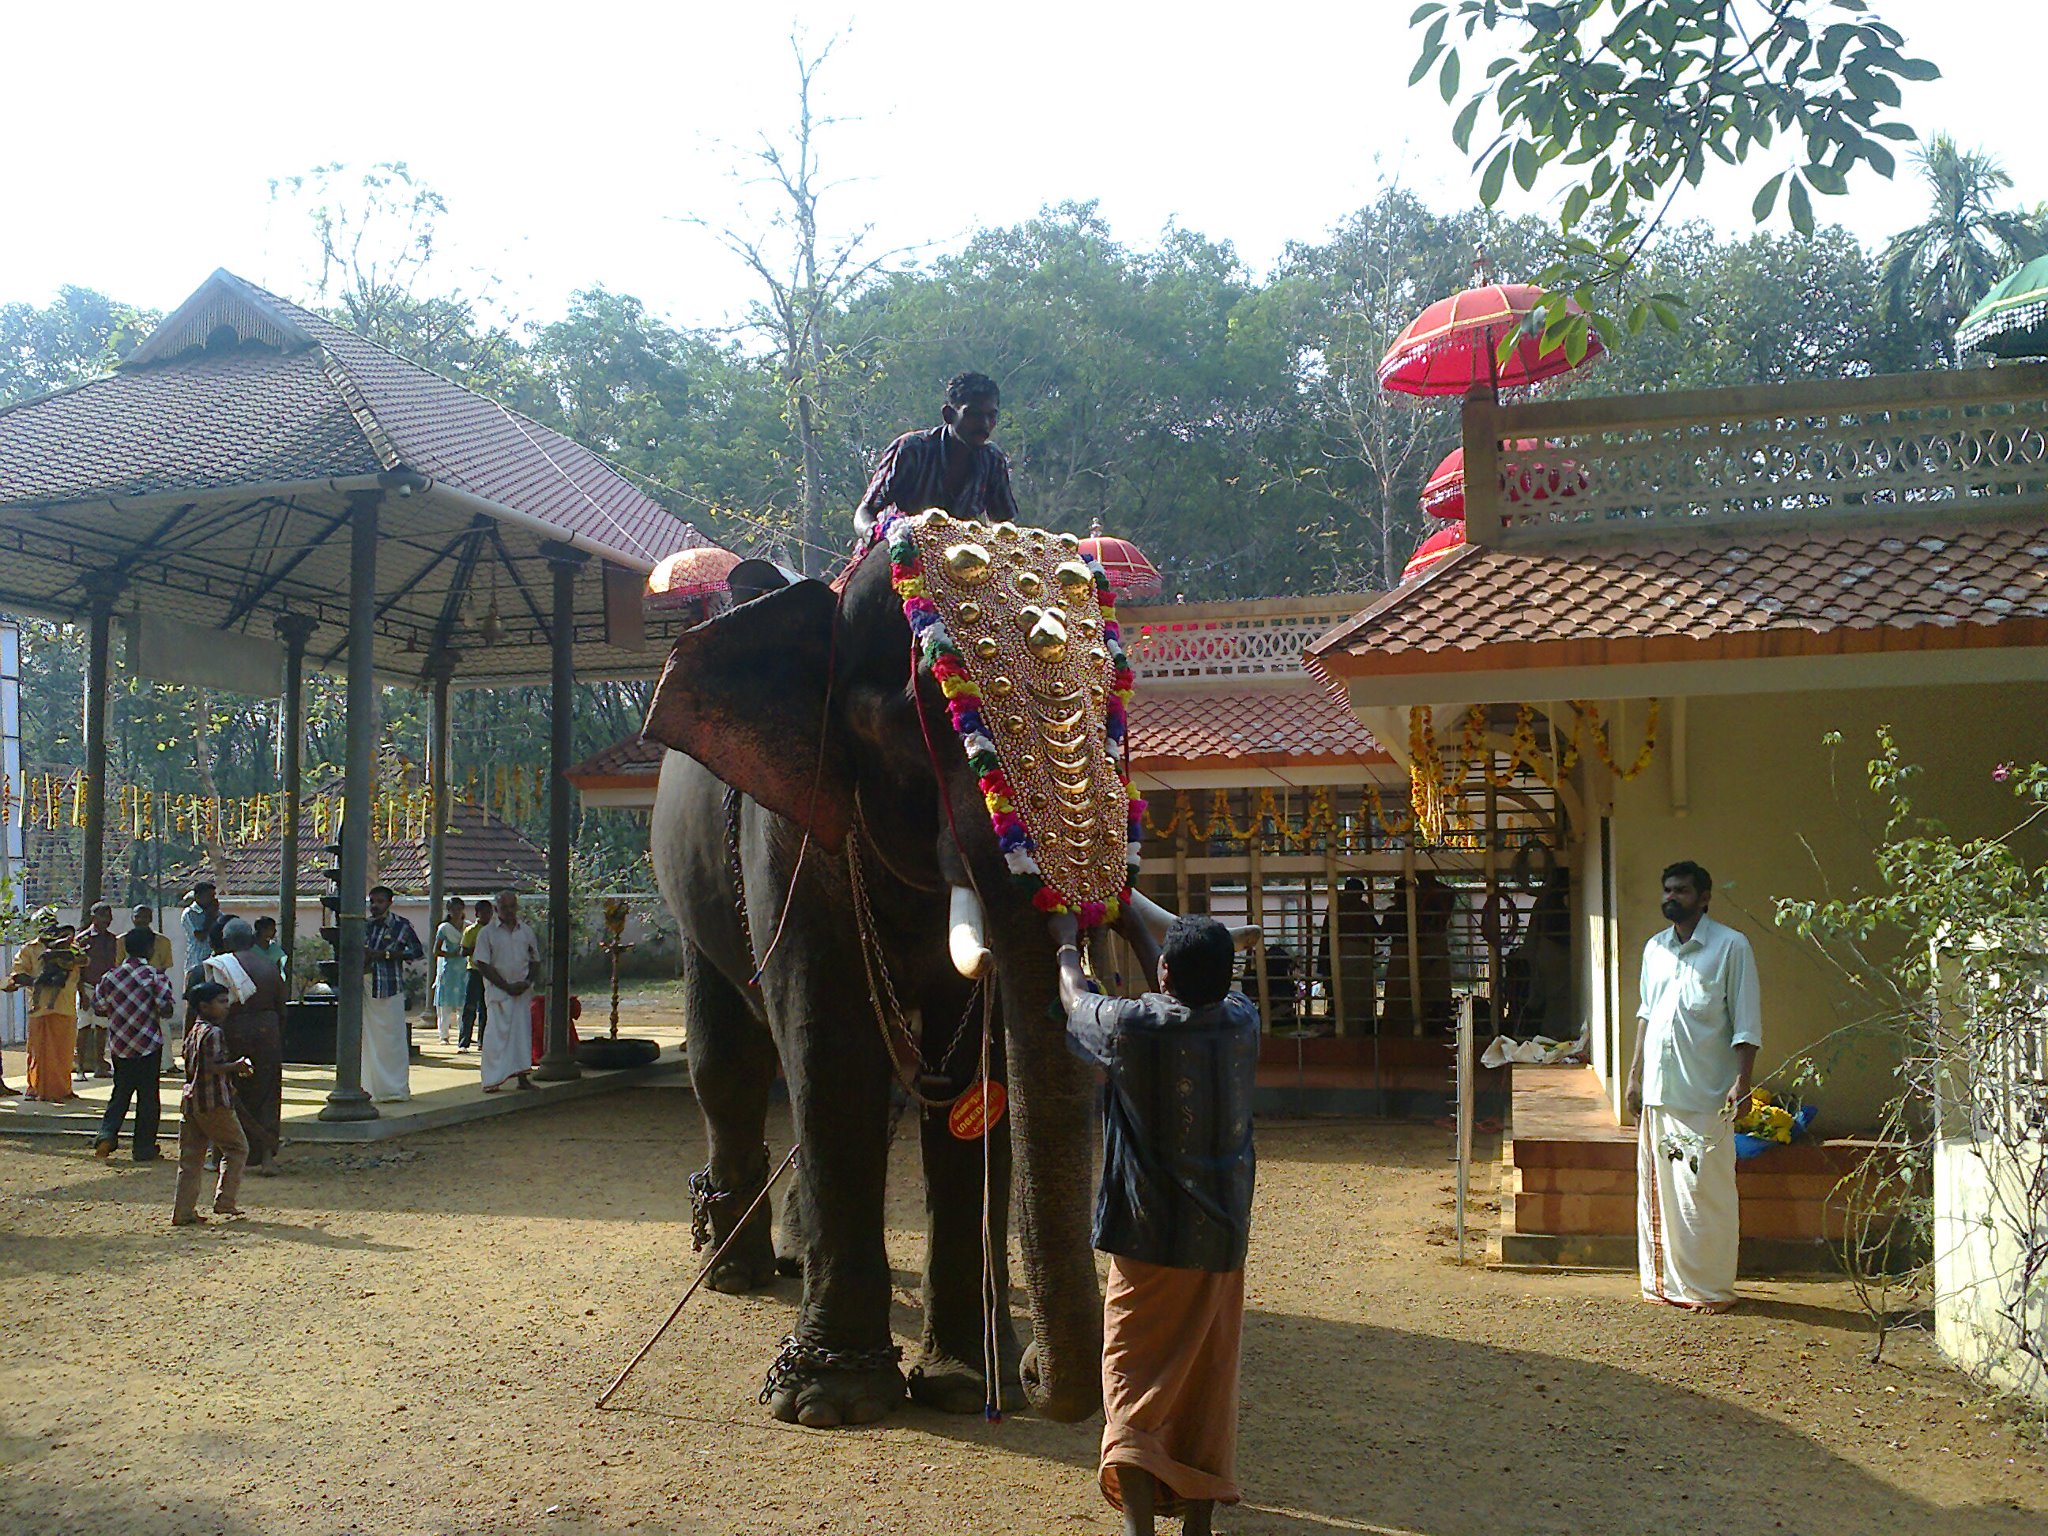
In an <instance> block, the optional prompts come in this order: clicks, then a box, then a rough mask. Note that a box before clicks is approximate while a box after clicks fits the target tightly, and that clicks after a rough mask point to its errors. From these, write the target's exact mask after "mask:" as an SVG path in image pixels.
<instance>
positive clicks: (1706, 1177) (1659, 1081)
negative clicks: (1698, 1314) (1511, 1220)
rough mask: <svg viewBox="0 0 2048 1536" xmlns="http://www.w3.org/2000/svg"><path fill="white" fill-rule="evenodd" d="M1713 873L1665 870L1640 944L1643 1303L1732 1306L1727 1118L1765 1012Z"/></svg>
mask: <svg viewBox="0 0 2048 1536" xmlns="http://www.w3.org/2000/svg"><path fill="white" fill-rule="evenodd" d="M1713 891H1714V879H1713V876H1711V875H1709V874H1708V873H1707V872H1706V871H1705V870H1704V869H1702V868H1701V867H1700V866H1699V865H1697V864H1695V863H1693V862H1692V861H1691V860H1690V859H1687V860H1684V861H1682V862H1680V863H1677V864H1673V865H1672V866H1671V867H1670V868H1668V869H1666V870H1665V871H1664V907H1663V911H1664V916H1665V918H1666V919H1667V920H1668V921H1669V922H1670V924H1671V926H1670V927H1669V928H1667V929H1665V930H1664V931H1663V932H1661V933H1659V934H1657V935H1656V936H1655V937H1653V938H1652V939H1651V940H1650V942H1649V943H1647V944H1645V945H1644V946H1643V968H1642V978H1641V992H1642V1004H1641V1006H1640V1007H1639V1008H1638V1009H1637V1010H1636V1051H1635V1060H1634V1062H1633V1063H1632V1064H1631V1065H1630V1067H1629V1069H1628V1107H1629V1111H1630V1113H1632V1114H1635V1115H1638V1116H1640V1119H1641V1123H1640V1126H1639V1127H1638V1130H1637V1139H1636V1251H1637V1258H1638V1262H1639V1264H1640V1266H1641V1270H1642V1279H1643V1297H1644V1299H1645V1300H1647V1301H1657V1302H1663V1303H1665V1304H1667V1305H1670V1306H1676V1307H1686V1308H1689V1309H1692V1310H1695V1311H1702V1312H1726V1311H1729V1310H1731V1309H1732V1308H1733V1307H1734V1305H1735V1261H1736V1248H1737V1245H1738V1243H1739V1242H1740V1239H1741V1233H1742V1227H1741V1218H1740V1214H1739V1211H1738V1208H1737V1205H1736V1199H1735V1125H1734V1122H1735V1120H1736V1118H1737V1117H1738V1116H1740V1115H1741V1114H1742V1113H1743V1111H1744V1110H1746V1109H1747V1108H1748V1107H1749V1088H1750V1077H1751V1074H1752V1073H1753V1072H1754V1070H1755V1068H1756V1053H1757V1047H1758V1046H1759V1045H1761V1044H1762V1043H1763V1037H1764V1036H1763V1008H1762V1003H1761V1000H1760V998H1759V996H1758V992H1757V979H1756V957H1755V956H1754V955H1753V954H1751V953H1750V948H1749V940H1747V939H1745V938H1744V937H1743V936H1742V935H1741V934H1739V933H1737V932H1736V931H1735V930H1734V929H1733V928H1729V927H1727V926H1725V925H1723V924H1721V923H1717V922H1715V921H1714V920H1713V919H1712V918H1711V917H1709V916H1707V903H1708V901H1709V900H1710V899H1711V897H1712V895H1713Z"/></svg>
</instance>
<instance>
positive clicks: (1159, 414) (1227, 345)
mask: <svg viewBox="0 0 2048 1536" xmlns="http://www.w3.org/2000/svg"><path fill="white" fill-rule="evenodd" d="M1256 291H1257V285H1256V284H1255V283H1254V282H1253V280H1252V278H1251V276H1250V274H1249V273H1248V272H1246V271H1245V269H1244V266H1243V264H1242V263H1241V262H1240V261H1239V260H1238V258H1237V255H1236V253H1235V252H1234V251H1233V250H1231V248H1230V247H1229V246H1228V245H1224V244H1218V243H1216V242H1212V241H1209V240H1205V239H1203V238H1202V237H1201V236H1199V235H1195V234H1192V233H1190V232H1188V231H1185V230H1178V229H1170V230H1168V231H1167V232H1166V234H1165V235H1164V236H1163V238H1162V239H1161V241H1160V243H1159V244H1158V246H1157V247H1156V248H1154V249H1152V250H1149V251H1140V250H1132V249H1130V248H1128V247H1126V246H1124V245H1122V244H1121V243H1119V242H1118V241H1116V240H1115V239H1114V238H1113V237H1112V235H1111V233H1110V231H1109V228H1108V226H1107V225H1106V224H1105V223H1104V222H1103V220H1102V218H1101V217H1100V215H1099V214H1098V212H1097V211H1096V207H1095V205H1094V204H1092V203H1069V204H1063V205H1061V206H1059V207H1056V208H1048V209H1046V210H1044V211H1042V212H1041V213H1040V214H1039V215H1038V217H1036V218H1034V219H1031V220H1027V221H1026V222H1025V223H1023V224H1020V225H1017V226H1014V227H1012V228H1009V229H996V230H982V231H980V232H978V233H977V234H975V235H974V236H973V238H971V239H970V240H969V241H968V242H967V245H966V246H965V247H964V248H963V249H962V250H961V251H959V252H958V253H956V254H954V255H950V256H947V257H944V258H942V259H940V260H938V261H936V262H934V263H932V264H931V265H930V266H929V267H928V268H925V269H922V270H919V271H909V272H897V273H893V274H891V275H890V277H889V278H888V279H887V280H886V281H885V282H883V283H881V284H879V285H877V286H876V287H875V288H873V289H872V290H870V291H869V292H867V293H865V294H863V295H862V296H861V297H860V298H859V299H858V300H856V301H855V303H854V304H853V305H851V306H850V308H849V312H848V314H847V316H846V318H845V320H844V321H843V323H842V324H843V331H842V334H845V335H848V336H849V337H854V338H858V340H856V341H855V342H853V343H851V344H850V345H849V353H850V355H851V356H852V357H853V358H854V359H855V360H857V362H858V363H859V366H860V369H861V381H862V382H861V387H860V389H859V390H858V392H857V394H855V395H854V397H853V398H852V399H851V400H850V402H849V406H848V410H847V432H846V436H845V438H844V440H843V444H844V454H843V457H842V458H841V460H840V462H839V464H838V466H837V468H836V471H835V473H836V474H837V476H838V479H837V480H836V482H835V485H836V487H837V489H838V492H839V495H838V496H837V497H836V498H835V499H837V500H838V501H840V503H841V504H846V505H850V504H851V500H852V498H853V497H854V496H856V495H857V494H858V492H859V489H860V485H861V483H862V481H863V480H864V477H865V473H866V469H867V466H868V465H869V464H870V463H871V462H872V460H873V458H874V456H875V455H876V454H877V453H879V452H880V450H881V449H882V447H883V446H884V445H885V444H886V443H887V442H888V441H889V440H890V438H892V437H894V436H895V435H896V434H897V433H899V432H902V431H905V430H907V429H908V428H910V427H914V426H918V425H925V424H929V423H930V422H931V421H932V419H933V417H934V415H935V413H936V411H937V409H938V404H939V391H940V388H941V386H942V385H943V383H944V381H945V380H946V379H947V378H948V377H950V376H951V375H952V374H954V373H956V372H958V371H960V370H961V369H965V368H973V369H977V370H979V371H981V372H984V373H987V374H989V375H991V376H992V377H994V378H995V379H996V381H997V382H998V383H999V384H1000V385H1001V386H1002V390H1003V424H1002V427H1001V429H1000V431H999V434H998V441H999V442H1000V444H1001V445H1002V447H1003V448H1004V449H1005V450H1006V451H1007V452H1008V453H1009V454H1010V456H1011V460H1012V466H1013V475H1014V480H1015V484H1016V490H1017V496H1018V501H1019V504H1020V505H1021V506H1022V508H1023V509H1024V513H1025V515H1026V516H1027V517H1029V518H1030V519H1031V520H1032V521H1034V522H1038V523H1042V524H1044V525H1046V526H1049V527H1058V528H1066V529H1071V530H1074V531H1077V532H1083V533H1085V532H1086V531H1087V530H1088V527H1089V525H1090V523H1091V521H1092V520H1094V519H1096V518H1100V519H1101V520H1102V522H1103V524H1104V526H1105V527H1106V528H1108V529H1109V530H1110V531H1113V532H1115V533H1117V534H1120V535H1122V536H1124V537H1127V538H1131V539H1134V540H1136V541H1137V542H1138V543H1139V544H1141V545H1143V546H1144V547H1145V548H1146V549H1147V551H1148V553H1150V554H1151V555H1152V556H1153V558H1154V559H1155V561H1157V562H1159V563H1160V565H1161V567H1162V569H1164V570H1166V571H1167V573H1168V575H1169V577H1170V579H1171V581H1172V582H1173V585H1174V586H1175V587H1176V588H1177V590H1179V591H1180V592H1181V593H1182V594H1184V595H1186V596H1188V597H1207V596H1219V597H1220V596H1229V595H1236V596H1249V595H1252V594H1254V593H1271V592H1279V591H1287V590H1291V589H1293V588H1294V587H1295V586H1296V584H1297V582H1298V581H1299V580H1300V579H1301V575H1302V572H1303V570H1304V564H1303V562H1302V561H1301V560H1300V547H1299V539H1298V537H1297V529H1298V527H1299V526H1300V524H1299V520H1298V519H1297V518H1296V516H1295V513H1296V510H1297V508H1296V505H1295V503H1299V502H1305V501H1306V500H1307V496H1306V493H1303V492H1301V491H1300V490H1299V489H1298V488H1297V487H1296V486H1294V485H1293V484H1292V483H1291V482H1289V481H1287V480H1286V479H1285V478H1284V477H1275V476H1273V475H1271V474H1270V473H1269V470H1268V466H1267V462H1266V456H1265V455H1264V454H1263V452H1262V447H1263V446H1264V445H1265V443H1266V442H1267V440H1268V439H1269V438H1270V437H1271V436H1272V435H1273V434H1275V433H1276V432H1281V431H1284V430H1286V429H1287V428H1288V427H1289V426H1290V425H1291V423H1292V421H1293V419H1294V416H1295V413H1296V410H1297V406H1298V402H1297V399H1296V396H1295V391H1294V388H1293V380H1292V375H1291V372H1290V362H1291V355H1290V348H1289V345H1288V338H1287V337H1286V336H1285V334H1284V333H1282V332H1281V331H1280V330H1278V329H1277V328H1276V327H1274V326H1272V325H1271V324H1268V323H1265V320H1264V317H1263V316H1262V315H1261V314H1260V312H1259V311H1258V310H1257V308H1256V306H1253V305H1252V304H1251V303H1250V302H1249V301H1250V300H1251V299H1252V298H1253V297H1254V295H1255V294H1256Z"/></svg>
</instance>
